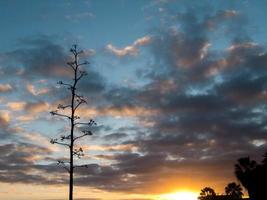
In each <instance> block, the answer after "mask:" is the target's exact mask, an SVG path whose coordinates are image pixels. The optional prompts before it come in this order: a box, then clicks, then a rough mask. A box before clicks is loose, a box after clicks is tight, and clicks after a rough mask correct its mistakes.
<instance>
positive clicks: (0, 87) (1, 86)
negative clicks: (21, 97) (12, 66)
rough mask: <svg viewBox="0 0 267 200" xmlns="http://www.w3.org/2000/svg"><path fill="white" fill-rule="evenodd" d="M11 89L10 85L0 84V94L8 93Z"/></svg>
mask: <svg viewBox="0 0 267 200" xmlns="http://www.w3.org/2000/svg"><path fill="white" fill-rule="evenodd" d="M12 89H13V88H12V86H11V85H10V84H0V92H10V91H11V90H12Z"/></svg>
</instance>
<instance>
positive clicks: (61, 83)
mask: <svg viewBox="0 0 267 200" xmlns="http://www.w3.org/2000/svg"><path fill="white" fill-rule="evenodd" d="M57 84H59V85H65V86H68V87H72V85H71V84H69V83H64V82H63V81H58V82H57Z"/></svg>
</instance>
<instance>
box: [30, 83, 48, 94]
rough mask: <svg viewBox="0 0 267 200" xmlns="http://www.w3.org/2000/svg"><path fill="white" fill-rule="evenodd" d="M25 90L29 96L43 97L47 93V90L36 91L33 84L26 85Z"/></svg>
mask: <svg viewBox="0 0 267 200" xmlns="http://www.w3.org/2000/svg"><path fill="white" fill-rule="evenodd" d="M26 89H27V91H28V92H29V93H30V94H32V95H34V96H39V95H43V94H46V93H48V92H49V89H48V88H42V89H36V88H35V86H34V85H33V84H27V85H26Z"/></svg>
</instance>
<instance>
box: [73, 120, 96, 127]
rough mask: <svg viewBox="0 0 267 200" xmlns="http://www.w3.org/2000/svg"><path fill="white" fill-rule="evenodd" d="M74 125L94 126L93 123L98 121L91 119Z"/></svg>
mask: <svg viewBox="0 0 267 200" xmlns="http://www.w3.org/2000/svg"><path fill="white" fill-rule="evenodd" d="M74 125H75V126H76V125H87V126H93V125H97V123H96V122H95V121H94V120H92V119H90V121H89V122H77V123H75V124H74Z"/></svg>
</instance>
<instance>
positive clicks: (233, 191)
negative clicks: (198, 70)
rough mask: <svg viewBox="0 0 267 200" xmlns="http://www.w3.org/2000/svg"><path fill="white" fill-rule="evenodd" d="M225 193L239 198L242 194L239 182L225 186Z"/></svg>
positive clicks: (233, 197)
mask: <svg viewBox="0 0 267 200" xmlns="http://www.w3.org/2000/svg"><path fill="white" fill-rule="evenodd" d="M225 193H226V194H227V195H228V196H230V197H231V198H232V199H241V198H242V196H243V192H242V188H241V186H240V185H239V184H236V183H235V182H232V183H229V184H228V185H227V186H226V187H225Z"/></svg>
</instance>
